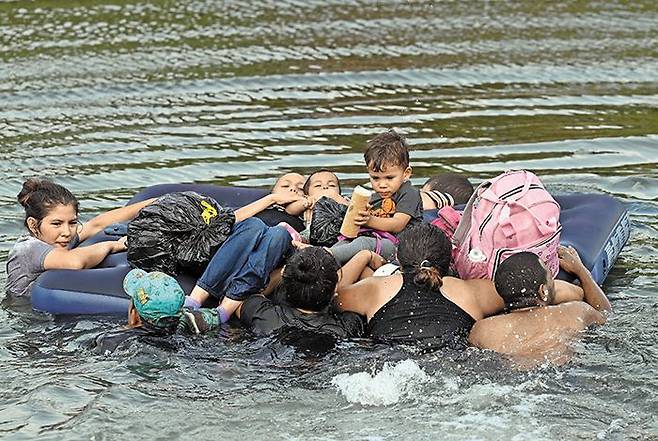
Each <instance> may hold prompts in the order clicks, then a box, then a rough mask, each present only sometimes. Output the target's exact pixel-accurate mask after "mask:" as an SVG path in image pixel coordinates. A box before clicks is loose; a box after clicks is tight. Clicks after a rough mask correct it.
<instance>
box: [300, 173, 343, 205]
mask: <svg viewBox="0 0 658 441" xmlns="http://www.w3.org/2000/svg"><path fill="white" fill-rule="evenodd" d="M340 192H341V190H340V181H339V180H338V176H336V175H335V174H334V172H332V171H330V170H327V169H326V168H321V169H320V170H316V171H314V172H313V173H311V174H310V175H309V177H308V179H306V182H305V183H304V193H306V195H307V196H310V197H312V198H319V197H320V196H327V195H329V194H333V195H336V194H338V195H340Z"/></svg>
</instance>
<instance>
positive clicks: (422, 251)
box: [398, 223, 452, 291]
mask: <svg viewBox="0 0 658 441" xmlns="http://www.w3.org/2000/svg"><path fill="white" fill-rule="evenodd" d="M399 238H400V243H399V244H398V261H399V262H400V267H401V268H402V272H403V273H405V274H412V275H413V281H414V283H415V284H416V285H426V286H428V287H430V288H431V289H433V290H435V291H438V290H439V288H441V285H442V284H443V282H442V280H441V278H442V277H443V276H445V275H447V274H448V271H449V269H450V258H451V252H452V246H451V244H450V241H449V240H448V238H447V237H446V235H445V234H444V233H443V231H441V230H440V229H439V228H437V227H435V226H434V225H430V224H426V223H420V224H417V225H413V226H410V227H408V228H406V229H405V230H404V231H403V232H402V233H401V234H400V236H399Z"/></svg>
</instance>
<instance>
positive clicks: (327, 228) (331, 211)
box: [309, 196, 347, 247]
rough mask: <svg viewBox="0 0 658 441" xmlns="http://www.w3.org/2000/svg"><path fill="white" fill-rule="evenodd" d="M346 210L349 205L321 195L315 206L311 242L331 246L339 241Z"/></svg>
mask: <svg viewBox="0 0 658 441" xmlns="http://www.w3.org/2000/svg"><path fill="white" fill-rule="evenodd" d="M346 212H347V205H344V204H341V203H339V202H336V201H334V200H333V199H331V198H328V197H326V196H323V197H321V198H320V199H319V200H318V201H317V202H316V203H315V205H314V206H313V218H312V219H311V231H310V235H309V242H311V244H312V245H317V246H323V247H330V246H332V245H333V244H335V243H336V242H338V235H339V234H340V226H341V225H342V223H343V218H344V217H345V213H346Z"/></svg>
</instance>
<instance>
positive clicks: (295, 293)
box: [281, 247, 339, 311]
mask: <svg viewBox="0 0 658 441" xmlns="http://www.w3.org/2000/svg"><path fill="white" fill-rule="evenodd" d="M338 269H339V266H338V263H336V259H334V257H333V256H332V255H331V253H330V252H329V251H327V250H326V249H324V248H322V247H307V248H304V249H302V250H298V251H296V252H295V253H294V254H293V255H292V256H291V257H290V258H289V259H288V261H287V262H286V266H285V267H284V269H283V275H282V281H281V289H283V291H284V293H285V296H286V300H287V301H288V303H289V304H290V306H292V307H295V308H301V309H307V310H309V311H321V310H323V309H324V308H326V307H327V306H328V305H329V303H330V302H331V298H332V297H333V295H334V292H335V291H336V284H337V283H338V272H337V271H338Z"/></svg>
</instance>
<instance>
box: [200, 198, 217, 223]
mask: <svg viewBox="0 0 658 441" xmlns="http://www.w3.org/2000/svg"><path fill="white" fill-rule="evenodd" d="M201 206H202V207H203V213H201V218H202V219H203V221H204V222H205V223H206V225H210V219H212V218H213V217H215V216H217V210H216V209H215V207H213V206H212V205H210V204H209V203H208V202H207V201H201Z"/></svg>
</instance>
